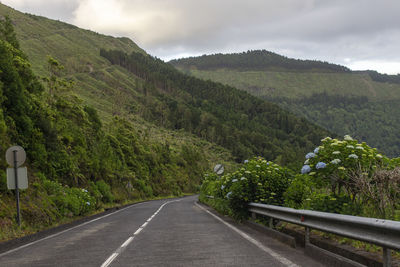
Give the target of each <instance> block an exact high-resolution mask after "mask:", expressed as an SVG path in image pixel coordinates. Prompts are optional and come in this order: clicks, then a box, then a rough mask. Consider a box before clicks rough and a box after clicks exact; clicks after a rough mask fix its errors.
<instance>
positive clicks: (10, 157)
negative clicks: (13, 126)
mask: <svg viewBox="0 0 400 267" xmlns="http://www.w3.org/2000/svg"><path fill="white" fill-rule="evenodd" d="M14 151H16V152H17V153H16V156H17V166H16V167H19V166H21V165H22V164H24V162H25V160H26V153H25V150H24V149H23V148H22V147H20V146H12V147H10V148H9V149H7V151H6V161H7V163H8V164H9V165H11V166H12V167H14Z"/></svg>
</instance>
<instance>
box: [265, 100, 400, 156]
mask: <svg viewBox="0 0 400 267" xmlns="http://www.w3.org/2000/svg"><path fill="white" fill-rule="evenodd" d="M267 99H268V100H270V101H273V102H276V103H279V104H280V105H281V106H282V107H284V108H286V109H288V110H291V111H292V112H294V113H296V114H303V115H304V116H305V117H306V118H307V119H308V120H311V121H315V122H316V123H317V124H319V125H321V126H323V127H325V128H327V129H330V130H331V131H332V132H335V133H337V134H340V135H345V134H351V135H352V136H354V137H356V138H357V139H358V140H361V141H367V142H368V143H371V144H374V146H376V147H378V148H380V149H381V150H382V151H385V153H386V154H388V155H389V156H391V157H398V156H399V148H400V131H399V125H400V109H399V101H397V100H387V101H382V102H374V101H369V100H368V98H367V97H366V96H340V95H336V96H335V95H328V94H327V93H320V94H313V95H312V96H311V97H304V98H301V99H290V98H273V99H272V98H267Z"/></svg>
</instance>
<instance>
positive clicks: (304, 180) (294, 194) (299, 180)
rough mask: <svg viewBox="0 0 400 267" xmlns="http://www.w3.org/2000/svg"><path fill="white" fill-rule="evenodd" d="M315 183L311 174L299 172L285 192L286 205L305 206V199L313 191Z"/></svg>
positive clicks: (293, 206)
mask: <svg viewBox="0 0 400 267" xmlns="http://www.w3.org/2000/svg"><path fill="white" fill-rule="evenodd" d="M314 187H315V183H314V181H313V179H312V177H310V176H309V175H304V174H297V175H296V176H295V177H294V178H293V180H292V182H291V183H290V185H289V187H288V189H287V190H286V192H285V193H284V198H285V206H287V207H290V208H295V209H299V208H302V207H303V202H304V200H305V199H307V198H309V197H310V196H311V194H312V192H313V188H314Z"/></svg>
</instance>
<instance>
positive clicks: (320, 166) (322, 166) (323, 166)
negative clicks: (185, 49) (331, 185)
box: [315, 161, 326, 169]
mask: <svg viewBox="0 0 400 267" xmlns="http://www.w3.org/2000/svg"><path fill="white" fill-rule="evenodd" d="M325 167H326V163H325V162H322V161H320V162H318V163H317V165H315V168H317V169H323V168H325Z"/></svg>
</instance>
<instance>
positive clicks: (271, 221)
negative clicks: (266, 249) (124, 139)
mask: <svg viewBox="0 0 400 267" xmlns="http://www.w3.org/2000/svg"><path fill="white" fill-rule="evenodd" d="M269 228H271V229H272V228H274V218H272V217H269Z"/></svg>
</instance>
